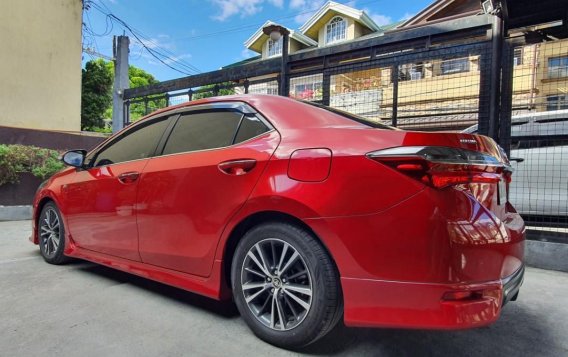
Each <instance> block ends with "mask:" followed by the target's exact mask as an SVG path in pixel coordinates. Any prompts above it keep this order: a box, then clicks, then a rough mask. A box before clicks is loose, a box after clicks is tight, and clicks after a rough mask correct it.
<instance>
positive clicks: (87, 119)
mask: <svg viewBox="0 0 568 357" xmlns="http://www.w3.org/2000/svg"><path fill="white" fill-rule="evenodd" d="M128 79H129V82H130V88H136V87H142V86H147V85H150V84H155V83H158V80H157V79H156V78H155V77H154V76H153V75H151V74H150V73H148V72H146V71H144V70H143V69H141V68H138V67H135V66H129V67H128ZM113 81H114V62H112V61H105V60H103V59H97V60H92V61H89V62H87V64H86V65H85V69H83V83H82V93H81V128H82V129H83V130H93V131H101V128H103V127H104V121H103V119H112V85H113ZM152 98H154V99H152ZM148 106H149V109H150V110H152V109H154V108H163V107H165V106H166V100H165V99H164V98H163V96H160V98H155V97H150V101H149V102H148ZM145 114H146V107H145V105H144V103H135V104H132V105H131V106H130V119H131V120H137V119H139V118H140V117H142V116H144V115H145Z"/></svg>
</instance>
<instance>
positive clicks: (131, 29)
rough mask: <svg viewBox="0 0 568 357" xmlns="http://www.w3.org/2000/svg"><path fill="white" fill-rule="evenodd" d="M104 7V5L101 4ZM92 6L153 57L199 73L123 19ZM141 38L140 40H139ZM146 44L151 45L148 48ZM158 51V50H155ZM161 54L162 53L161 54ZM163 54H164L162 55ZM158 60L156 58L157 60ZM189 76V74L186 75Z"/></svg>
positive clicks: (94, 4)
mask: <svg viewBox="0 0 568 357" xmlns="http://www.w3.org/2000/svg"><path fill="white" fill-rule="evenodd" d="M103 5H104V4H103ZM93 6H94V8H95V9H97V10H98V11H100V12H101V13H102V14H104V15H106V16H107V17H108V18H110V19H111V20H112V19H115V20H116V21H117V22H119V24H121V25H122V26H123V27H124V28H126V29H127V30H128V31H129V32H130V33H132V35H134V37H135V38H137V40H138V42H139V44H140V45H141V46H142V47H143V48H145V49H146V50H147V51H148V52H149V53H150V54H151V55H152V56H153V57H155V56H154V55H157V56H161V57H162V58H164V59H165V60H166V61H170V62H173V63H176V64H178V65H179V66H181V67H183V68H184V69H185V70H188V71H190V72H201V71H200V70H199V69H198V68H197V67H195V66H194V65H192V64H190V63H188V62H186V61H184V60H182V59H181V58H180V57H179V56H177V55H176V54H174V53H173V52H171V51H169V50H168V49H166V48H163V47H161V46H160V45H159V44H157V43H156V42H155V41H152V39H151V38H149V36H146V35H145V34H144V33H142V31H140V30H138V29H136V28H134V27H132V26H130V25H128V24H127V23H126V21H124V20H123V19H121V18H119V17H118V16H116V15H114V14H112V13H111V12H106V11H105V10H104V9H102V8H101V7H100V6H99V5H98V4H96V3H93ZM105 8H106V9H107V10H108V7H106V6H105ZM140 38H142V40H141V39H140ZM147 44H151V46H153V47H150V46H148V45H147ZM157 49H159V50H157ZM162 52H163V53H162ZM164 53H165V54H164ZM157 59H158V58H157ZM158 60H159V61H160V62H162V63H164V64H165V65H166V66H168V67H170V68H172V66H170V65H169V64H168V63H165V62H164V61H161V60H160V59H158ZM174 70H176V71H178V72H181V73H185V72H184V71H179V70H178V69H174ZM186 74H189V73H186Z"/></svg>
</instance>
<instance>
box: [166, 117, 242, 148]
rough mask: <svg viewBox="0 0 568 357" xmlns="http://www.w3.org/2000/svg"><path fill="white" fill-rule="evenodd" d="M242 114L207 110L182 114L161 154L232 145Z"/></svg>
mask: <svg viewBox="0 0 568 357" xmlns="http://www.w3.org/2000/svg"><path fill="white" fill-rule="evenodd" d="M242 116H243V114H241V113H240V112H234V111H207V112H200V113H187V114H182V116H181V117H180V118H179V119H178V122H177V123H176V126H175V127H174V129H173V131H172V133H171V134H170V137H169V138H168V142H167V143H166V146H165V147H164V151H163V154H164V155H169V154H176V153H180V152H188V151H197V150H207V149H215V148H221V147H225V146H229V145H232V143H233V138H234V136H235V133H236V131H237V128H238V126H239V123H240V120H241V118H242Z"/></svg>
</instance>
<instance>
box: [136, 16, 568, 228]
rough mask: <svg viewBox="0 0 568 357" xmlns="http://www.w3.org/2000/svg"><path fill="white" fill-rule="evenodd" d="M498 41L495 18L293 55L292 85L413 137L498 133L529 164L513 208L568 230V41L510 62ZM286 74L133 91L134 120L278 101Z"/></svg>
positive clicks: (520, 46) (215, 76) (513, 51)
mask: <svg viewBox="0 0 568 357" xmlns="http://www.w3.org/2000/svg"><path fill="white" fill-rule="evenodd" d="M495 34H498V31H496V29H495V25H494V22H493V18H492V16H489V15H480V16H475V17H472V18H467V19H459V20H452V21H448V22H444V23H438V24H436V25H430V26H426V27H423V28H418V29H412V30H406V31H395V32H392V33H387V34H385V35H384V36H382V37H377V38H372V39H367V40H364V41H354V42H353V43H347V44H342V45H337V46H333V47H327V48H322V49H316V50H312V51H304V52H303V53H298V54H292V55H291V56H290V59H289V62H288V63H287V66H288V73H289V77H288V78H285V80H286V81H287V85H288V88H289V95H290V96H291V97H294V98H298V99H302V100H308V101H315V102H319V103H321V104H324V105H329V106H332V107H335V108H338V109H342V110H345V111H348V112H351V113H354V114H358V115H361V116H365V117H367V118H371V119H373V120H376V121H378V122H381V123H385V124H389V125H393V126H397V127H400V128H404V129H408V130H425V131H440V130H450V131H463V130H465V131H467V132H475V133H479V134H484V135H488V134H491V133H492V132H491V130H492V129H491V128H496V129H495V130H496V131H495V132H493V133H492V136H494V137H495V138H496V139H498V140H499V142H500V144H501V145H502V146H504V147H505V149H506V150H507V151H508V152H510V155H511V157H513V158H515V159H524V160H523V161H521V160H518V161H515V162H514V165H515V166H516V169H517V173H516V174H515V175H514V177H513V183H512V187H511V191H510V201H511V202H512V203H513V205H514V206H516V207H517V208H518V210H519V211H520V212H521V214H523V216H524V217H525V219H526V220H527V222H528V223H529V224H530V225H533V226H540V227H546V229H549V230H553V231H555V232H562V231H563V230H564V229H565V228H566V227H568V222H567V218H566V217H567V215H568V209H567V207H568V194H567V193H568V136H567V135H568V42H564V41H557V42H550V43H543V44H537V45H526V44H525V43H524V41H519V39H516V40H514V41H513V40H510V41H508V42H507V43H506V44H505V46H504V49H503V54H504V56H503V60H502V62H501V56H495V53H494V49H495V41H496V40H497V41H502V39H501V38H497V37H495V36H494V35H495ZM280 66H281V64H280V62H279V59H269V60H264V61H260V62H257V63H256V64H255V63H251V64H248V65H246V66H243V67H242V68H241V69H239V68H235V67H233V68H228V69H226V70H220V71H215V72H211V73H209V74H202V75H198V76H192V77H186V78H182V79H179V80H174V81H168V82H166V83H162V84H158V85H155V86H153V87H148V88H143V89H133V90H127V91H125V97H126V98H127V99H126V106H127V108H129V110H127V112H128V113H129V116H128V117H127V118H125V119H126V120H127V121H130V120H133V119H137V117H139V116H141V114H143V113H145V114H148V113H150V112H152V111H154V110H156V109H159V108H162V107H165V106H168V105H173V104H179V103H182V102H186V101H189V100H193V99H198V98H203V97H208V96H217V95H227V94H233V93H235V94H243V93H259V94H260V93H262V94H279V93H278V90H279V89H278V88H279V81H280V80H281V78H280V76H279V73H280V68H281V67H280ZM501 66H502V67H503V81H502V82H501V75H500V73H501ZM496 70H498V72H495V71H496ZM562 88H564V92H563V91H562ZM496 106H497V107H496ZM142 109H143V110H142ZM499 109H500V111H499ZM492 113H493V114H492ZM495 113H496V114H495ZM499 113H500V114H499ZM133 114H136V117H134V116H133ZM509 121H510V123H512V125H509V124H508V123H509Z"/></svg>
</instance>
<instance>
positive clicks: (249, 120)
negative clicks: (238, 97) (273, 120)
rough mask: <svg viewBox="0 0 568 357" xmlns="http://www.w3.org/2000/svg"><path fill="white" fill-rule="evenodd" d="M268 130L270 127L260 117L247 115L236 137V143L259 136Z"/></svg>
mask: <svg viewBox="0 0 568 357" xmlns="http://www.w3.org/2000/svg"><path fill="white" fill-rule="evenodd" d="M267 131H268V127H267V126H266V125H264V123H263V122H262V121H261V120H260V119H259V118H257V117H256V116H247V115H245V116H244V117H243V120H242V122H241V126H240V127H239V132H238V133H237V137H236V138H235V144H237V143H240V142H243V141H246V140H248V139H251V138H254V137H255V136H259V135H260V134H263V133H266V132H267Z"/></svg>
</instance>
